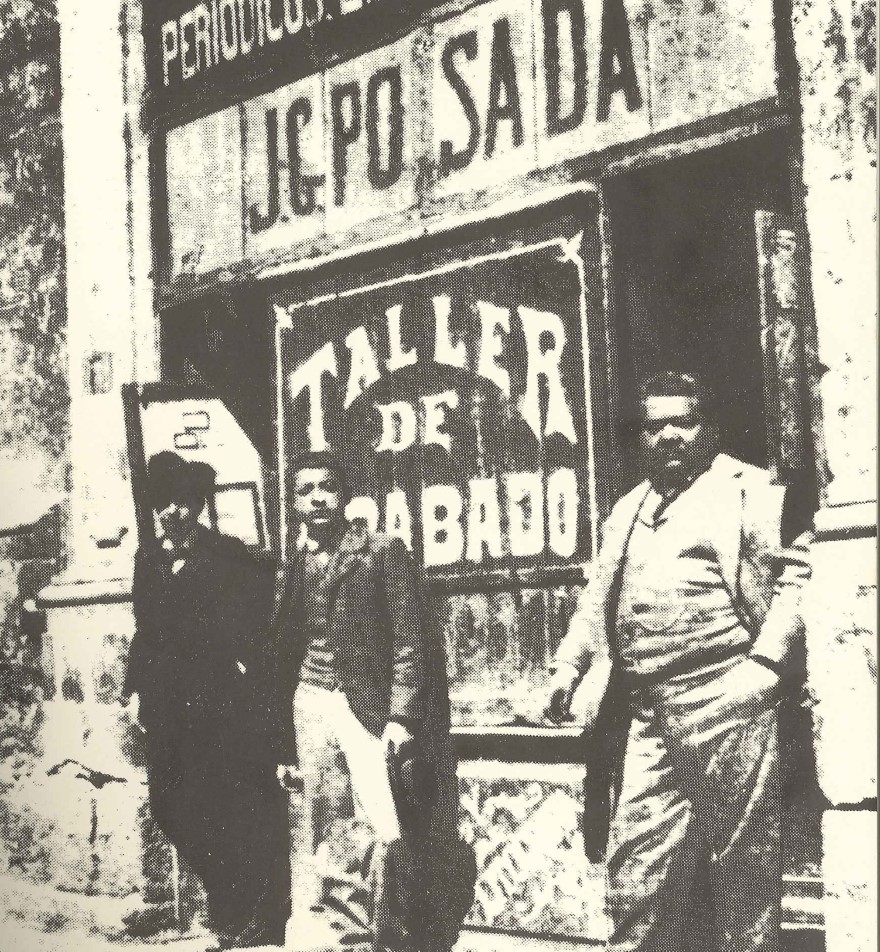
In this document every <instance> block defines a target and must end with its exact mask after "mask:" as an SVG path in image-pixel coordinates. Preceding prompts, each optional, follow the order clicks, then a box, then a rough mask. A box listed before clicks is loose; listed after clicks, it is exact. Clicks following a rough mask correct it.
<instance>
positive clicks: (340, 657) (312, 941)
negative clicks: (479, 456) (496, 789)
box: [273, 452, 458, 949]
mask: <svg viewBox="0 0 880 952" xmlns="http://www.w3.org/2000/svg"><path fill="white" fill-rule="evenodd" d="M291 485H292V487H293V489H292V509H293V513H294V515H295V517H296V520H297V533H298V534H297V536H296V544H295V549H296V551H295V553H294V554H293V558H292V559H291V562H290V565H289V566H288V568H287V569H286V571H285V572H284V573H283V577H282V584H281V586H280V589H279V594H278V599H277V602H276V614H275V622H274V626H273V628H274V637H275V639H276V642H277V644H278V646H279V648H280V651H281V661H280V663H279V677H280V678H281V680H282V682H283V683H285V684H286V685H287V686H288V691H289V692H290V693H292V695H293V697H292V701H293V725H294V734H295V739H294V742H293V743H292V744H291V747H290V750H289V753H290V755H291V757H290V759H291V761H295V763H296V765H297V766H298V768H299V771H300V772H301V775H302V777H303V781H304V793H305V812H306V816H305V820H304V826H305V829H306V830H307V835H308V836H309V837H310V843H309V846H310V847H311V852H312V857H311V866H312V868H311V871H310V876H307V877H301V876H300V875H299V873H297V874H296V877H297V883H298V886H297V892H298V894H296V895H294V897H293V902H294V913H293V918H292V920H291V928H290V932H291V933H292V935H291V938H292V940H293V942H294V944H295V945H302V946H305V947H306V948H352V949H354V948H365V947H368V946H372V948H374V949H375V948H386V947H389V946H392V947H393V945H394V942H393V940H391V939H389V938H388V936H387V935H384V936H383V934H382V931H383V930H382V923H381V919H382V910H383V908H384V906H385V902H386V897H385V896H384V895H383V892H382V889H381V886H378V887H377V885H376V884H377V880H378V881H379V882H380V883H381V880H382V878H383V871H384V868H385V867H384V856H385V851H386V847H387V846H388V844H390V843H392V842H394V841H396V840H398V839H399V838H400V837H401V833H402V830H401V821H402V820H404V819H405V818H404V817H399V816H398V811H397V808H396V805H395V800H394V795H393V793H392V789H391V784H390V780H389V763H392V764H393V765H400V764H401V763H402V762H404V761H407V762H410V763H412V762H417V763H418V764H419V768H418V769H419V770H420V771H421V777H422V782H421V784H420V785H419V787H420V789H421V791H422V794H423V796H424V817H423V820H424V823H423V826H422V830H421V832H422V835H423V836H424V837H431V838H433V840H434V841H435V842H436V843H437V844H439V845H441V846H442V844H443V843H447V842H449V841H450V840H451V839H453V838H455V836H456V810H457V804H458V800H457V795H456V790H455V762H454V758H453V756H452V753H451V747H450V743H449V694H448V686H447V680H446V659H445V652H444V648H443V644H442V641H441V640H440V638H441V635H440V631H439V628H438V626H437V625H436V624H434V623H433V620H432V616H431V612H430V609H429V607H428V603H427V599H426V593H425V590H424V587H423V584H422V581H421V578H420V574H419V573H418V571H417V569H416V566H415V563H414V561H413V559H412V556H411V555H410V553H409V551H408V550H407V548H406V546H405V545H404V543H403V542H402V541H401V540H400V539H398V538H392V537H389V536H385V535H381V534H374V533H371V532H369V531H368V530H367V529H366V527H365V526H364V525H363V524H362V522H360V521H354V522H351V523H349V522H347V520H346V518H345V504H346V502H347V497H348V490H347V486H346V477H345V474H344V472H343V470H342V469H341V467H340V464H339V463H338V461H337V460H336V459H335V457H334V456H332V455H331V454H330V453H326V452H315V453H307V454H304V455H303V456H302V457H300V458H299V459H298V460H297V461H296V463H295V465H294V468H293V472H292V474H291ZM291 689H292V691H291ZM280 769H281V770H282V771H283V770H284V769H285V768H284V767H282V768H280ZM352 820H353V821H354V822H352ZM303 878H306V879H308V880H310V885H309V886H308V887H306V888H303V887H302V886H301V883H302V879H303ZM427 914H428V913H427V910H426V915H427ZM443 936H444V933H443V930H442V929H441V928H438V929H437V930H435V933H434V940H435V941H436V942H437V943H438V944H437V945H424V946H423V947H424V948H426V949H427V948H437V949H442V948H444V944H443V943H444V938H443ZM448 947H449V946H448V945H447V948H448Z"/></svg>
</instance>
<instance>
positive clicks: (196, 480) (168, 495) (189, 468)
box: [147, 450, 217, 511]
mask: <svg viewBox="0 0 880 952" xmlns="http://www.w3.org/2000/svg"><path fill="white" fill-rule="evenodd" d="M216 479H217V472H216V470H215V469H214V467H213V466H211V465H210V464H208V463H202V462H200V461H198V460H186V459H184V458H183V457H182V456H178V455H177V453H172V452H171V450H162V451H161V452H159V453H156V454H154V455H153V456H151V457H150V459H149V460H148V461H147V487H148V491H149V496H150V502H151V505H152V506H153V508H154V509H155V510H157V511H161V510H162V509H165V508H166V506H168V504H169V503H170V502H172V501H186V500H195V501H201V502H204V501H205V500H207V499H208V498H210V497H211V496H213V494H214V487H215V482H216Z"/></svg>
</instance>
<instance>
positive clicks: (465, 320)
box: [272, 217, 597, 587]
mask: <svg viewBox="0 0 880 952" xmlns="http://www.w3.org/2000/svg"><path fill="white" fill-rule="evenodd" d="M584 236H585V231H584V228H583V227H578V221H577V220H576V219H574V218H571V217H570V218H568V219H566V221H565V222H563V221H562V220H560V221H559V222H551V223H549V224H548V225H547V226H546V227H542V228H540V229H531V230H527V231H523V230H522V229H519V230H516V231H515V232H514V231H513V230H511V232H510V235H509V236H508V237H505V235H504V229H503V228H502V229H500V232H499V234H496V235H494V236H493V238H492V240H490V241H486V242H483V243H482V244H480V243H468V242H466V241H464V242H462V241H459V242H456V243H455V244H454V245H453V244H450V245H449V246H447V247H446V248H444V249H442V251H439V252H438V251H436V250H435V252H434V253H432V254H425V255H422V256H419V257H415V258H412V257H411V258H408V259H405V261H404V262H403V263H402V266H398V267H394V265H393V263H391V264H388V263H387V262H386V267H384V268H383V269H380V270H379V271H378V272H373V274H372V277H375V278H376V280H371V281H364V283H350V284H349V285H347V286H339V285H337V286H336V287H335V290H331V291H330V292H329V293H326V294H325V293H321V294H318V295H316V296H307V295H306V296H298V295H297V294H296V293H295V292H282V293H279V294H278V295H277V296H276V297H275V298H274V300H273V302H272V307H273V310H274V314H275V318H276V344H277V412H278V450H279V476H280V492H281V507H280V509H281V523H282V524H281V534H280V535H281V539H282V548H283V549H285V548H286V547H288V546H289V545H290V533H291V531H292V526H291V518H290V513H289V499H290V491H291V487H290V485H289V478H288V473H289V468H290V464H291V462H292V461H293V460H294V459H295V458H296V457H297V455H299V454H300V453H302V452H304V451H306V450H320V449H328V448H329V449H332V450H334V451H335V452H336V453H338V454H339V455H340V456H341V457H342V459H343V461H344V462H345V464H346V467H347V470H348V471H349V474H350V479H351V482H352V487H353V496H354V498H353V499H352V500H351V502H350V504H349V516H350V517H361V518H364V519H365V520H366V521H367V523H368V524H369V525H370V526H372V527H373V528H378V529H380V530H382V531H384V532H387V533H390V534H393V535H398V536H400V537H401V538H402V539H403V540H404V541H405V542H406V544H407V545H408V546H409V547H410V548H411V549H412V551H413V552H414V554H415V556H416V558H417V560H418V561H419V562H420V564H421V565H423V566H424V569H425V571H426V573H427V575H428V578H429V579H434V580H438V579H445V580H456V579H457V580H469V581H470V582H472V583H473V582H475V581H476V582H479V581H480V580H483V581H492V580H494V581H495V582H496V583H499V584H502V585H504V584H510V585H512V586H514V587H515V586H516V585H524V584H540V580H544V581H546V580H551V579H553V578H561V577H563V576H564V575H565V574H566V573H567V574H569V575H571V572H572V570H576V569H577V568H578V567H579V566H582V565H583V563H585V562H587V561H588V560H589V559H590V557H591V555H592V553H593V552H594V551H595V548H596V523H597V519H596V494H597V490H596V453H595V446H594V436H593V412H592V395H591V394H592V387H591V381H590V376H591V374H590V366H591V359H590V343H589V341H590V333H589V324H590V318H591V315H590V313H589V311H590V310H591V308H593V307H594V306H595V302H594V290H593V289H592V288H591V280H592V279H591V277H590V276H589V275H588V271H589V266H588V263H587V260H586V257H585V256H589V255H590V254H591V253H592V250H587V249H585V237H584ZM591 237H592V236H591ZM284 554H285V553H284V552H282V555H284Z"/></svg>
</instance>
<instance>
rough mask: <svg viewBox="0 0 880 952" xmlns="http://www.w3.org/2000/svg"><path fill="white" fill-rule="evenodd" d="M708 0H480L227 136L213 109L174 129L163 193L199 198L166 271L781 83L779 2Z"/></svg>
mask: <svg viewBox="0 0 880 952" xmlns="http://www.w3.org/2000/svg"><path fill="white" fill-rule="evenodd" d="M698 6H699V9H696V8H694V7H693V6H692V5H682V4H681V3H675V4H673V3H671V2H667V3H664V2H658V3H655V4H652V5H650V6H648V5H646V4H644V3H642V2H638V0H602V2H601V3H600V2H598V0H596V2H591V0H488V2H485V3H479V4H477V5H475V6H473V7H472V8H471V9H469V10H467V11H465V12H464V13H461V14H459V15H457V16H455V17H451V18H448V19H446V20H443V21H440V22H437V23H434V24H431V25H430V26H425V27H422V28H420V29H419V30H417V31H416V32H415V33H412V34H410V35H409V36H407V37H405V38H404V39H402V40H399V41H397V42H395V43H392V44H390V45H386V46H383V47H381V48H379V49H377V50H374V51H372V52H369V53H366V54H363V55H361V56H359V57H356V58H354V59H352V60H349V61H348V62H345V63H340V64H337V65H335V66H333V67H332V68H330V69H328V70H325V71H324V72H322V73H320V74H316V75H313V76H311V77H308V78H305V79H301V80H298V81H297V82H295V83H293V84H291V85H288V86H285V87H283V88H281V89H279V90H277V91H275V92H273V93H270V94H266V95H263V96H260V97H256V98H253V99H250V100H248V101H247V102H245V103H243V104H240V105H239V107H238V109H239V113H240V116H239V122H238V126H239V128H238V129H234V128H232V125H234V123H231V124H230V127H229V130H228V135H227V136H224V135H218V134H217V129H216V123H217V120H216V118H215V117H208V118H206V119H201V120H197V121H196V122H194V123H191V124H190V125H188V126H185V127H183V128H182V129H176V130H174V131H173V132H172V133H171V134H170V135H169V138H168V163H167V165H168V175H169V192H170V193H171V194H172V195H175V194H178V193H181V194H188V193H190V192H194V195H195V198H194V200H193V201H192V202H190V203H189V204H188V205H187V206H186V207H185V208H183V207H181V208H179V209H176V208H171V209H170V211H169V218H170V224H171V232H172V244H173V249H172V255H173V260H172V262H171V265H172V267H171V270H172V274H173V275H178V274H181V273H186V272H190V273H205V272H207V271H209V270H211V268H210V267H209V266H208V262H210V263H211V265H212V266H216V263H217V261H218V260H220V259H225V263H234V262H236V261H239V260H244V259H247V260H259V259H261V258H263V257H264V256H271V255H272V254H273V253H279V252H280V253H283V252H284V250H285V249H289V248H290V247H291V245H292V244H296V243H298V242H308V241H312V240H313V239H315V238H316V237H318V236H321V235H324V234H333V235H340V234H342V233H343V232H345V231H349V230H353V229H357V228H358V227H360V226H362V225H363V224H364V223H365V222H370V221H372V220H374V219H376V218H379V217H382V216H387V215H392V214H394V213H395V212H406V211H407V210H413V209H415V208H416V207H417V206H418V205H419V203H420V202H430V201H431V200H432V199H433V198H442V197H444V196H449V195H461V196H467V195H468V194H470V193H474V192H477V191H480V190H486V189H487V188H491V187H495V186H499V185H503V184H504V183H505V182H507V181H509V180H512V179H516V178H522V177H524V176H525V175H527V174H528V173H529V172H532V171H535V170H537V169H540V168H548V167H551V166H553V165H555V164H558V163H560V162H562V161H564V160H567V159H571V158H574V157H579V156H584V155H588V154H590V153H595V152H598V151H601V150H602V149H605V148H608V147H609V146H614V145H620V144H623V143H627V142H632V141H635V140H638V139H640V138H643V137H645V136H648V135H650V134H652V133H655V132H659V131H663V130H666V129H669V128H671V127H673V126H676V125H681V124H685V123H688V122H692V121H695V120H697V119H701V118H705V117H706V116H710V115H715V114H718V113H721V112H725V111H728V110H730V109H733V108H736V107H738V106H743V105H746V104H748V103H752V102H755V101H758V100H760V99H763V98H766V97H768V96H772V95H773V94H774V93H775V89H776V83H775V65H774V62H775V61H774V52H773V50H774V44H773V11H772V4H770V3H769V2H762V3H759V4H754V5H750V6H749V7H748V9H747V11H746V12H742V11H740V12H739V13H735V11H734V10H733V9H732V8H731V7H730V5H729V4H726V3H724V4H722V3H717V4H702V5H698ZM234 108H235V107H233V110H234ZM230 111H232V110H227V112H230ZM196 142H200V143H201V146H200V148H201V151H202V152H203V153H204V155H203V156H202V157H201V158H198V159H197V160H196V161H195V162H193V161H191V159H190V155H191V153H192V150H193V148H198V147H196V146H195V145H194V143H196ZM218 150H219V151H220V152H221V153H222V154H217V153H218ZM236 173H240V175H241V176H242V178H241V180H240V181H238V180H236V179H235V175H236ZM181 176H182V177H183V178H184V179H185V180H186V181H185V182H184V183H181V182H180V181H179V178H180V177H181ZM200 194H201V195H202V196H203V198H204V199H205V201H202V202H199V201H198V200H197V199H198V196H199V195H200ZM233 224H234V228H233V227H232V226H233ZM239 247H240V250H239Z"/></svg>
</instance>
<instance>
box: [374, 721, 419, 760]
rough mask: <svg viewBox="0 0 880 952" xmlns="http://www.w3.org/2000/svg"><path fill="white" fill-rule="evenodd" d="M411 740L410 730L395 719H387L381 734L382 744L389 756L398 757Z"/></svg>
mask: <svg viewBox="0 0 880 952" xmlns="http://www.w3.org/2000/svg"><path fill="white" fill-rule="evenodd" d="M412 742H413V735H412V731H411V730H410V729H409V728H408V727H404V726H403V724H400V723H398V722H397V721H389V722H388V723H387V724H386V725H385V732H384V733H383V734H382V746H383V747H384V748H385V750H386V751H389V752H390V754H391V756H392V757H394V758H396V759H398V760H399V759H400V758H401V757H402V756H403V754H404V753H405V752H406V749H407V747H409V746H410V745H411V744H412Z"/></svg>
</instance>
